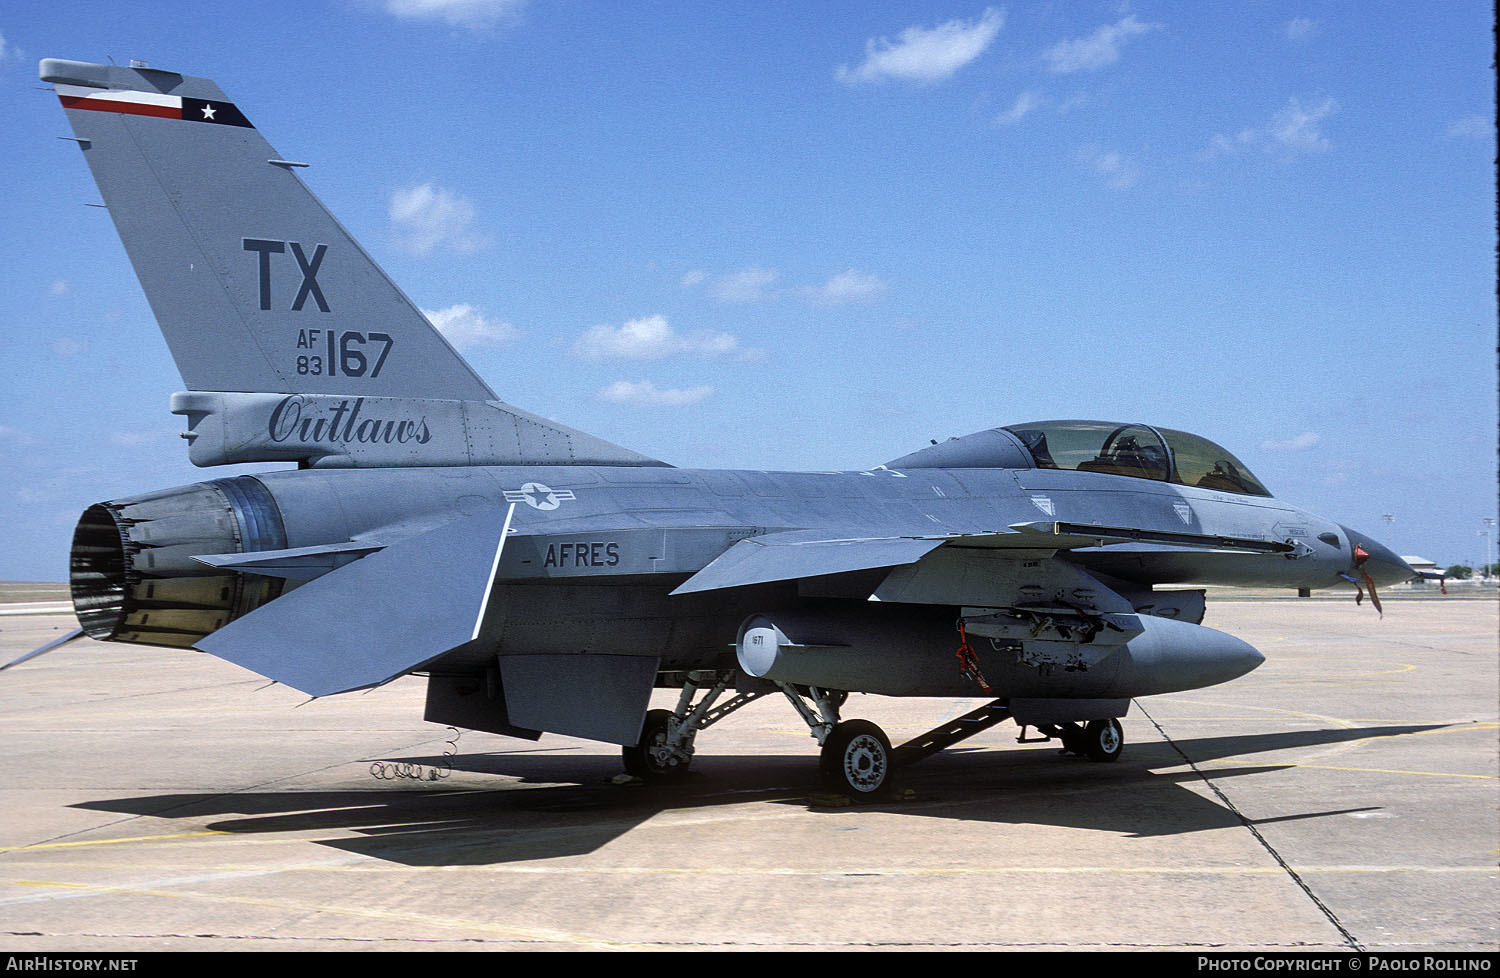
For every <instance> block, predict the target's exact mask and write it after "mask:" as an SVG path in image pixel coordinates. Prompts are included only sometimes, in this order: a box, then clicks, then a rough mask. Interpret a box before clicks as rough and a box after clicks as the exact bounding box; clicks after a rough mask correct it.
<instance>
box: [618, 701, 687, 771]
mask: <svg viewBox="0 0 1500 978" xmlns="http://www.w3.org/2000/svg"><path fill="white" fill-rule="evenodd" d="M671 719H672V711H671V710H652V711H650V712H649V713H647V714H646V722H645V723H643V724H642V725H641V742H640V743H638V744H636V745H635V746H634V747H622V748H620V758H621V759H622V760H623V761H624V762H625V770H626V771H627V772H629V773H630V774H633V775H635V776H636V777H638V778H645V779H647V780H648V781H664V780H666V779H668V778H675V777H680V776H681V775H684V774H686V773H687V769H688V765H689V764H690V763H691V762H692V758H691V757H679V756H677V755H676V754H675V753H673V754H668V753H667V752H666V751H664V750H662V747H663V746H664V745H665V744H666V742H667V734H668V732H669V727H668V723H669V721H670V720H671Z"/></svg>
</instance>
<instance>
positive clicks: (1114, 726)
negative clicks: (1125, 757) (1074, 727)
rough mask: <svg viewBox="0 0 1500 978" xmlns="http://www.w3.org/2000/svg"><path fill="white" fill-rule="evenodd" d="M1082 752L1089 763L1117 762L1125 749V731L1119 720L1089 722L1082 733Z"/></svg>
mask: <svg viewBox="0 0 1500 978" xmlns="http://www.w3.org/2000/svg"><path fill="white" fill-rule="evenodd" d="M1083 740H1084V744H1083V750H1084V753H1085V754H1087V755H1088V757H1089V760H1091V761H1113V760H1118V759H1119V757H1120V751H1122V750H1124V749H1125V731H1123V730H1121V729H1120V721H1119V720H1114V719H1110V720H1090V721H1089V725H1088V726H1087V727H1085V728H1084V731H1083Z"/></svg>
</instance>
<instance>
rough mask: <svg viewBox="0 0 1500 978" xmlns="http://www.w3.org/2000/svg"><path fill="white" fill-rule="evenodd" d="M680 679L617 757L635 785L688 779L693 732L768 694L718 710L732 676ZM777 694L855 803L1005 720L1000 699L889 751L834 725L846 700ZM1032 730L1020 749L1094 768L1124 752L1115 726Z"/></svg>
mask: <svg viewBox="0 0 1500 978" xmlns="http://www.w3.org/2000/svg"><path fill="white" fill-rule="evenodd" d="M681 676H682V695H681V696H679V697H678V700H677V708H676V709H675V710H652V711H651V712H649V713H647V714H646V720H645V723H644V724H643V725H642V728H641V739H640V742H639V743H637V744H635V745H634V746H632V747H626V748H624V749H623V751H622V755H623V759H624V762H625V770H626V771H628V772H630V773H631V774H634V775H636V776H637V777H641V778H645V779H647V780H650V781H666V780H670V779H673V778H676V777H681V776H682V775H684V774H686V773H687V771H688V767H689V765H691V764H692V760H693V741H694V739H695V738H696V737H697V736H698V731H700V730H703V729H704V728H705V727H709V726H712V725H713V724H715V723H717V722H718V721H720V720H722V719H723V718H724V717H726V716H728V715H729V714H731V713H733V712H734V711H735V710H738V709H739V708H740V707H742V706H744V705H745V704H747V703H750V702H752V701H753V700H757V699H759V698H760V697H762V696H764V695H766V691H757V692H748V693H736V694H734V695H733V696H731V697H730V698H729V699H727V700H724V702H723V703H719V699H720V697H721V696H722V695H723V694H724V692H725V691H726V690H727V689H728V688H729V686H730V684H731V683H733V682H734V678H735V674H734V673H733V672H727V673H719V672H715V671H713V670H700V671H694V672H688V673H683V674H681ZM776 686H777V688H779V689H780V690H781V692H782V693H783V694H785V695H786V698H787V700H788V701H789V702H790V703H791V704H792V706H793V708H795V709H796V711H797V713H798V715H800V716H801V717H802V719H803V721H805V722H806V723H807V727H808V731H809V732H810V733H811V734H812V736H813V739H815V740H816V741H817V742H818V744H819V746H820V747H821V751H820V753H819V756H818V771H819V774H820V775H821V776H822V781H823V785H824V787H825V788H827V789H828V790H830V791H834V792H837V793H839V794H843V795H848V796H849V797H851V798H855V799H857V800H871V799H876V798H881V797H884V796H885V795H886V794H888V793H889V792H890V790H891V787H892V785H893V782H894V775H895V773H896V771H897V769H899V768H902V767H906V766H908V765H911V764H915V763H916V762H917V761H920V760H921V759H922V758H924V757H928V756H930V755H932V754H936V753H937V752H938V751H941V750H944V749H946V748H948V747H951V746H953V745H954V744H956V743H958V742H959V741H961V740H965V739H967V738H969V737H972V736H974V735H975V734H977V733H980V732H981V731H984V730H988V729H989V728H990V727H993V726H994V725H995V724H997V723H1000V722H1001V721H1003V720H1008V719H1011V714H1010V705H1009V702H1008V701H1007V700H1003V699H998V700H994V701H993V702H990V703H986V704H984V705H983V706H981V707H979V708H978V709H975V710H973V711H971V712H969V713H967V714H965V715H963V716H961V717H958V718H956V719H954V720H950V721H948V722H946V723H944V724H942V725H941V726H938V727H934V728H933V729H931V730H929V731H927V732H926V733H924V734H922V735H921V736H920V737H914V738H912V739H911V740H909V741H907V742H906V743H904V744H901V745H900V746H898V747H892V746H891V741H890V738H889V737H887V736H886V735H885V731H883V730H881V729H880V727H878V726H876V725H875V724H873V723H871V722H870V721H869V720H842V719H840V717H839V708H840V707H842V706H843V705H844V701H845V700H846V699H848V697H849V694H848V693H846V692H844V691H842V690H832V689H820V688H819V687H817V686H794V685H792V684H791V683H781V682H778V683H777V684H776ZM700 692H701V693H702V694H703V695H702V697H701V698H699V696H698V694H699V693H700ZM695 698H697V699H698V702H697V704H696V705H695V704H694V703H693V700H694V699H695ZM715 704H718V705H715ZM1036 730H1037V731H1038V732H1039V733H1041V734H1043V735H1044V738H1030V739H1028V738H1026V736H1025V728H1024V727H1023V728H1022V736H1021V737H1020V738H1019V739H1020V741H1021V742H1022V743H1032V742H1035V741H1036V740H1038V739H1057V740H1061V741H1062V744H1063V751H1064V753H1069V754H1077V755H1080V756H1084V757H1088V758H1089V759H1090V760H1094V761H1113V760H1116V759H1118V758H1119V756H1120V752H1121V750H1122V749H1123V748H1124V746H1125V735H1124V733H1123V732H1122V731H1121V729H1120V722H1119V721H1118V720H1115V719H1102V720H1090V721H1088V722H1087V723H1086V724H1085V723H1078V722H1074V721H1065V722H1057V723H1045V724H1038V725H1037V726H1036Z"/></svg>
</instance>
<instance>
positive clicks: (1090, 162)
mask: <svg viewBox="0 0 1500 978" xmlns="http://www.w3.org/2000/svg"><path fill="white" fill-rule="evenodd" d="M1078 158H1079V159H1080V160H1081V161H1082V162H1083V163H1084V165H1086V166H1088V167H1089V169H1091V170H1093V171H1094V172H1095V173H1097V174H1099V175H1100V176H1102V177H1104V179H1105V183H1106V184H1108V185H1109V187H1110V189H1111V190H1125V189H1126V188H1128V187H1133V186H1135V182H1136V180H1138V179H1139V178H1140V175H1141V174H1140V167H1139V166H1137V165H1136V162H1135V161H1134V160H1132V159H1130V158H1129V157H1128V156H1124V155H1123V154H1121V153H1119V152H1118V151H1116V150H1101V149H1098V148H1096V147H1093V146H1085V147H1084V148H1083V149H1081V150H1079V151H1078Z"/></svg>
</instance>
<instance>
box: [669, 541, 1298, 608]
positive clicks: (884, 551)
mask: <svg viewBox="0 0 1500 978" xmlns="http://www.w3.org/2000/svg"><path fill="white" fill-rule="evenodd" d="M1085 548H1087V549H1091V550H1100V549H1102V550H1105V551H1116V552H1125V551H1136V550H1139V549H1141V548H1149V549H1150V550H1151V551H1152V552H1155V553H1162V552H1182V553H1203V552H1205V551H1227V552H1233V553H1270V554H1282V553H1288V552H1291V551H1292V550H1293V547H1292V545H1290V544H1285V543H1278V542H1275V541H1268V540H1254V539H1249V538H1243V537H1227V536H1212V535H1208V534H1201V533H1176V532H1171V531H1161V530H1147V529H1139V528H1134V527H1120V526H1093V525H1089V524H1083V523H1048V522H1041V523H1015V524H1012V525H1011V526H1009V527H1007V528H1006V529H1004V530H1000V531H996V532H991V533H967V534H942V535H930V536H890V537H830V536H828V535H827V534H826V533H819V532H818V531H813V530H791V531H785V532H781V533H768V534H764V535H762V536H755V537H749V538H747V539H744V540H741V541H739V542H738V543H736V544H734V545H733V546H731V547H730V548H729V549H728V550H726V551H724V553H722V554H720V555H719V557H718V558H717V559H715V560H714V561H712V562H711V563H709V564H708V565H707V566H706V567H704V568H703V569H702V570H700V571H698V572H697V573H696V574H694V575H693V576H692V577H691V578H689V579H688V580H687V581H686V582H685V583H684V584H683V585H682V586H681V587H679V588H677V590H675V591H673V592H672V593H673V594H691V593H695V592H699V591H715V590H720V589H723V588H735V587H747V586H749V585H753V584H768V583H772V582H775V581H790V580H799V579H802V578H807V577H821V576H827V575H837V574H849V573H854V572H856V571H864V570H874V569H879V568H886V567H889V568H903V567H912V566H919V565H922V564H927V565H933V564H934V563H941V564H942V565H944V566H948V567H953V566H957V565H956V564H955V552H963V553H964V554H966V556H964V557H963V558H962V559H961V563H963V564H967V565H973V566H975V567H976V568H977V567H981V566H983V567H987V568H989V571H988V572H987V573H985V574H981V575H979V576H981V577H988V576H992V575H993V572H994V570H995V568H997V567H1000V566H1001V565H1000V564H999V563H996V560H997V559H998V560H1003V561H1005V562H1007V563H1009V564H1015V565H1019V564H1021V563H1024V562H1028V561H1032V560H1036V559H1040V558H1047V557H1051V556H1053V555H1055V554H1056V553H1057V552H1058V551H1066V550H1076V549H1085ZM939 554H941V555H942V556H941V557H939ZM1079 573H1083V572H1081V571H1080V572H1079ZM893 576H894V575H893ZM910 576H911V575H910V574H908V575H906V577H910ZM926 576H928V577H931V575H930V574H928V575H926ZM948 576H949V577H951V576H952V575H951V574H949V575H948ZM1011 576H1014V575H1011ZM1033 576H1034V575H1033ZM1085 576H1087V575H1085ZM1090 580H1092V578H1090ZM888 582H889V579H888ZM953 583H957V582H953ZM974 592H975V589H974V588H972V587H963V588H960V589H959V590H956V591H954V592H951V593H948V594H940V593H938V589H937V588H935V587H924V588H923V589H922V593H923V594H924V595H925V596H926V597H927V599H928V600H924V601H922V603H936V604H964V603H976V604H983V603H986V602H983V601H975V602H968V601H966V600H964V596H965V595H971V596H974V597H983V596H984V595H983V594H980V593H974ZM900 593H902V594H905V593H908V591H907V590H903V591H902V592H900ZM876 596H877V597H879V598H880V600H883V601H886V600H912V598H902V597H897V592H896V591H895V589H894V588H888V587H886V586H885V585H882V588H881V590H877V591H876ZM989 596H990V597H991V598H993V597H994V592H990V595H989Z"/></svg>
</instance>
